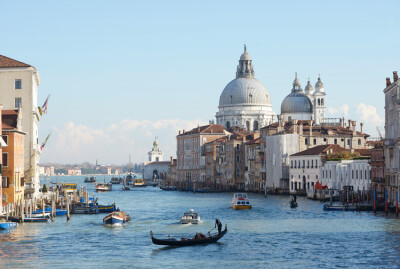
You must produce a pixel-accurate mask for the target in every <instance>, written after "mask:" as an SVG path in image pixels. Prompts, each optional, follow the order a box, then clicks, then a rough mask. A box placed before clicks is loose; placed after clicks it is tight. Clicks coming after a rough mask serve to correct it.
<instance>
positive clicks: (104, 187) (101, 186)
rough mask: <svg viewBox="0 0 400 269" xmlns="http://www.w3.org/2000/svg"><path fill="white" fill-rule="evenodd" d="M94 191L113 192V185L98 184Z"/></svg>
mask: <svg viewBox="0 0 400 269" xmlns="http://www.w3.org/2000/svg"><path fill="white" fill-rule="evenodd" d="M94 189H95V190H96V191H111V190H112V184H111V183H97V185H96V187H95V188H94Z"/></svg>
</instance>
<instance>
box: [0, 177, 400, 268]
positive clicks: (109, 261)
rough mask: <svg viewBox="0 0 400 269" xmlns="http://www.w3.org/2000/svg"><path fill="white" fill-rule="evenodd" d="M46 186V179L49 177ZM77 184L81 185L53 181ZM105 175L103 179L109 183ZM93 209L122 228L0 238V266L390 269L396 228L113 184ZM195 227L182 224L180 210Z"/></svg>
mask: <svg viewBox="0 0 400 269" xmlns="http://www.w3.org/2000/svg"><path fill="white" fill-rule="evenodd" d="M51 180H55V178H52V179H51ZM57 180H58V182H77V183H79V184H84V183H83V177H58V179H57ZM109 180H110V177H107V178H106V181H109ZM84 185H85V186H87V188H88V190H89V191H90V192H91V193H92V194H95V196H96V197H98V198H99V203H100V204H111V203H114V202H115V203H116V204H117V206H118V207H119V208H120V209H121V211H126V212H128V213H129V214H130V216H131V222H130V223H128V224H127V225H125V226H123V227H106V226H104V225H103V224H102V219H103V217H104V216H105V215H104V214H99V215H72V216H71V220H70V221H69V222H67V220H66V217H65V216H64V217H57V219H56V221H55V222H49V223H47V224H46V223H37V224H30V223H28V224H22V225H20V226H19V227H18V228H16V229H14V230H11V231H9V232H1V233H0V268H161V267H164V268H184V267H185V268H195V267H199V268H210V267H219V268H228V267H229V268H331V267H339V268H347V267H352V268H383V267H385V268H398V267H400V259H399V256H400V243H399V242H400V220H399V219H396V218H395V217H389V218H388V217H385V216H384V215H382V214H378V215H374V214H373V213H368V212H362V213H357V212H324V211H323V210H322V204H321V203H320V202H316V201H310V200H307V199H305V198H302V197H299V198H298V203H299V207H298V208H296V209H291V208H290V207H289V206H288V204H287V202H288V200H289V197H287V196H272V195H270V196H268V197H267V198H265V197H264V196H263V195H257V194H251V193H250V194H249V198H250V200H251V202H252V203H253V209H251V210H238V211H235V210H233V209H232V208H230V200H231V197H232V193H208V194H201V193H187V192H176V191H162V190H160V189H159V188H154V187H146V188H137V189H131V191H122V190H121V185H113V190H112V191H111V192H106V193H94V185H92V184H84ZM191 208H193V209H195V211H197V212H199V214H200V217H201V219H202V223H201V224H198V225H182V224H179V219H180V217H181V216H182V215H183V213H184V212H185V211H187V210H188V209H191ZM215 218H219V219H220V220H221V222H222V223H223V224H225V223H226V224H228V233H227V234H226V235H225V237H223V238H222V239H221V240H220V241H219V242H218V243H216V244H210V245H204V246H192V247H180V248H174V247H162V246H157V245H153V244H152V243H151V239H150V235H149V231H150V230H153V233H154V234H155V236H156V237H166V236H168V235H171V236H176V237H181V236H184V235H186V236H192V235H193V234H194V233H195V232H203V233H205V232H207V231H209V230H210V229H212V228H213V227H214V220H215Z"/></svg>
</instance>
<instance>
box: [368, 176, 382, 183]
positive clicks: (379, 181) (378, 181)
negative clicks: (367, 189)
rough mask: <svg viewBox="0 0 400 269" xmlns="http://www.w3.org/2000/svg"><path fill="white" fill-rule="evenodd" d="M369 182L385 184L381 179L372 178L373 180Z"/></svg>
mask: <svg viewBox="0 0 400 269" xmlns="http://www.w3.org/2000/svg"><path fill="white" fill-rule="evenodd" d="M371 182H374V183H385V179H384V178H381V177H374V178H372V179H371Z"/></svg>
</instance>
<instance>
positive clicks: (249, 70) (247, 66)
mask: <svg viewBox="0 0 400 269" xmlns="http://www.w3.org/2000/svg"><path fill="white" fill-rule="evenodd" d="M236 78H254V68H253V65H252V64H251V57H250V55H249V54H248V53H247V48H246V45H244V52H243V54H242V55H241V56H240V60H239V64H238V66H237V70H236Z"/></svg>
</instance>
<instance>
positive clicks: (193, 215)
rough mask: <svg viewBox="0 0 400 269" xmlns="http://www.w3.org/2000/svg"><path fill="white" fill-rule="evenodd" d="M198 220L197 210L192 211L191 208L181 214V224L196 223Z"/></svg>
mask: <svg viewBox="0 0 400 269" xmlns="http://www.w3.org/2000/svg"><path fill="white" fill-rule="evenodd" d="M199 222H200V216H199V214H198V213H197V212H194V210H193V209H190V210H189V211H188V212H185V213H184V214H183V217H182V218H181V223H182V224H198V223H199Z"/></svg>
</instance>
